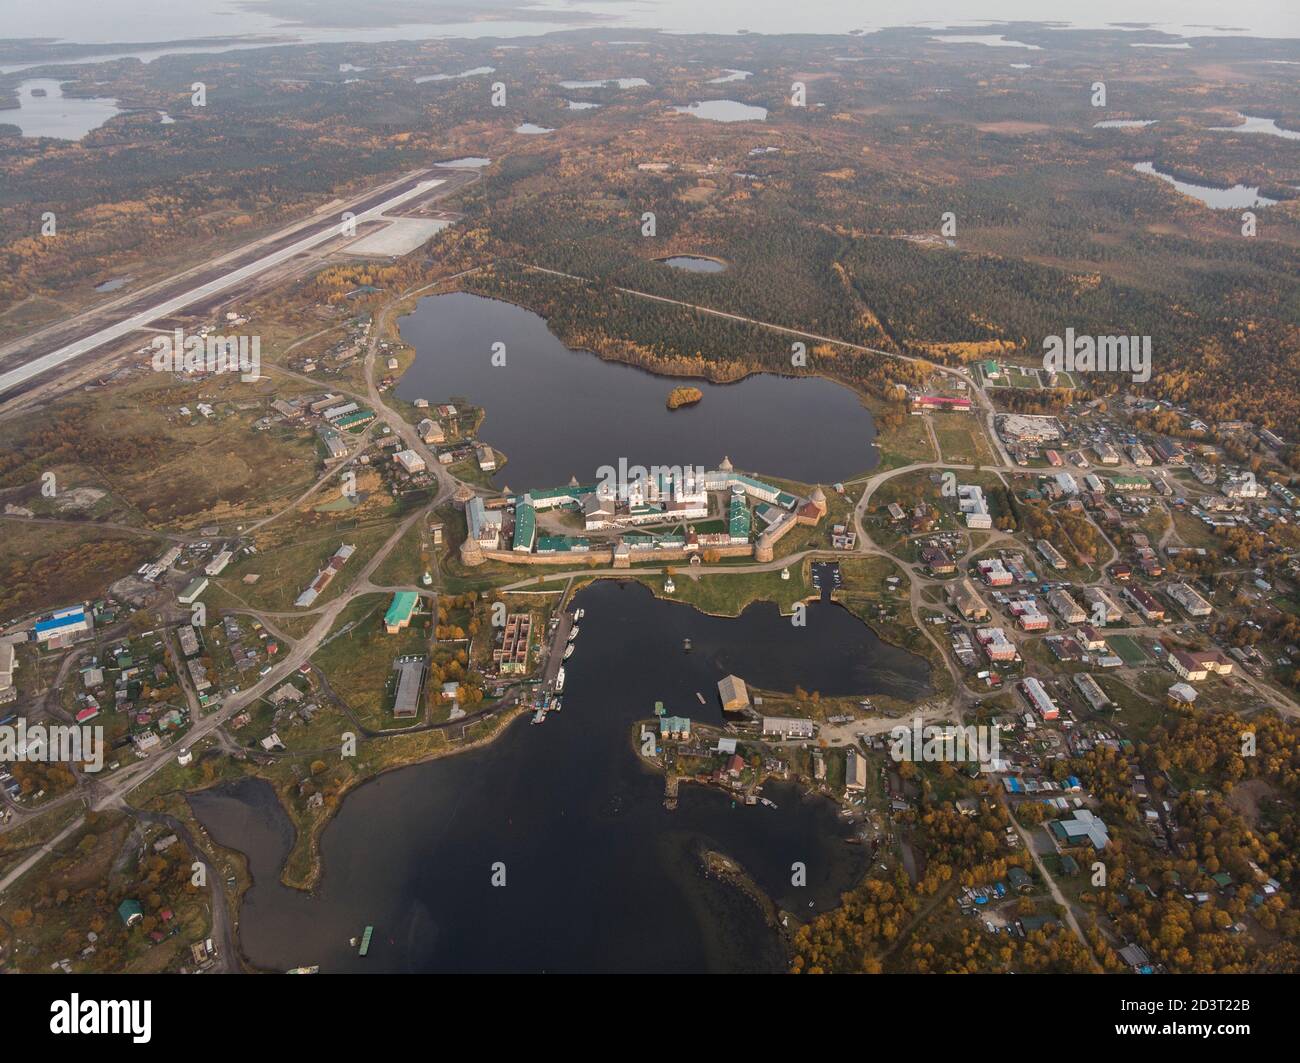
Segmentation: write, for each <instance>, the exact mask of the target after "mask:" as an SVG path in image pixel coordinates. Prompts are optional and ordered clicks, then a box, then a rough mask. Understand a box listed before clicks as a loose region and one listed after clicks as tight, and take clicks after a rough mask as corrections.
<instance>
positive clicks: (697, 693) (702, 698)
mask: <svg viewBox="0 0 1300 1063" xmlns="http://www.w3.org/2000/svg"><path fill="white" fill-rule="evenodd" d="M695 696H696V697H697V698H699V699H700V704H701V705H707V704H708V702H707V701H705V700H704V695H703V694H701V693H700V692H699V691H698V690H697V691H696V692H695Z"/></svg>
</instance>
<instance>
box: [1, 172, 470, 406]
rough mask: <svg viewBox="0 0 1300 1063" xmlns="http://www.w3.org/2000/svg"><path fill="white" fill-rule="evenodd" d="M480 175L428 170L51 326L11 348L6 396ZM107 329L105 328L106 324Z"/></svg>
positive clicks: (3, 377)
mask: <svg viewBox="0 0 1300 1063" xmlns="http://www.w3.org/2000/svg"><path fill="white" fill-rule="evenodd" d="M475 176H476V175H474V174H471V173H469V172H468V171H463V170H438V169H428V170H421V171H418V172H416V173H413V174H410V175H408V176H407V177H405V178H402V179H401V180H400V181H398V182H396V183H393V182H389V183H387V184H386V185H385V186H384V187H383V188H382V189H380V190H379V191H376V192H371V193H367V194H366V195H364V196H361V197H358V198H357V199H354V200H353V201H351V202H348V203H342V204H340V205H339V206H338V208H337V210H331V211H330V212H329V213H327V214H322V215H321V216H319V217H313V218H311V219H309V220H308V221H307V222H306V223H297V224H295V225H292V226H289V227H287V228H286V229H285V230H283V231H281V232H280V233H277V234H275V235H273V236H271V237H269V238H268V237H263V238H262V239H260V240H258V241H256V242H254V243H253V244H250V245H248V247H246V248H243V249H240V250H238V251H235V252H233V253H232V254H230V255H226V256H223V257H222V258H221V259H219V260H218V264H216V265H213V266H211V267H209V268H207V269H200V270H191V271H188V272H186V273H184V274H182V275H180V276H178V277H176V278H173V279H171V280H166V281H163V282H161V283H158V284H154V285H152V286H150V287H149V288H148V289H146V290H144V291H142V292H139V293H136V294H135V295H133V296H127V297H125V298H123V299H121V300H119V301H117V302H114V303H113V304H111V305H110V306H108V307H104V308H101V309H99V310H92V311H88V312H87V313H85V314H82V315H78V317H77V318H75V319H73V320H72V321H70V322H66V323H63V324H58V325H52V326H49V327H47V328H45V329H43V330H41V331H40V332H39V333H37V334H36V335H34V336H33V337H30V338H29V340H28V341H27V342H26V345H24V341H23V340H19V341H17V343H16V344H14V345H12V346H11V350H13V349H14V347H16V348H17V352H18V353H16V354H13V355H11V357H10V358H9V359H7V360H9V361H14V360H17V359H21V360H22V364H20V365H17V366H15V367H14V368H12V369H9V370H8V371H6V372H3V373H0V395H5V394H6V393H12V392H14V391H16V390H17V389H20V388H23V387H24V385H27V384H29V383H30V382H31V381H33V380H34V379H35V378H37V377H39V376H41V375H42V374H44V373H48V372H49V371H50V370H53V369H56V368H57V367H58V366H60V365H64V364H66V363H68V362H70V361H72V360H73V359H75V358H78V357H80V356H82V355H84V354H88V353H90V352H92V351H94V350H97V349H98V348H100V347H104V346H105V345H107V344H110V343H113V342H115V341H118V340H121V339H122V338H123V337H125V336H128V335H129V334H130V333H132V332H135V331H136V330H138V329H140V328H142V327H145V326H148V325H152V324H153V323H155V322H157V321H159V320H161V319H164V318H166V317H168V316H170V315H172V314H175V313H177V312H178V311H182V310H186V309H201V304H202V303H203V302H205V301H209V300H214V297H217V296H220V295H221V294H223V293H225V292H228V291H230V290H231V289H233V288H235V287H236V286H238V285H240V284H242V283H244V282H246V281H249V280H251V279H253V278H255V277H257V276H258V275H259V274H262V273H265V272H267V271H268V270H271V269H274V268H275V267H276V266H279V265H282V264H283V263H285V262H288V261H289V260H290V259H293V258H294V257H296V256H298V255H302V254H303V253H304V252H307V251H310V250H312V249H313V248H315V247H318V246H320V245H322V244H324V243H326V242H328V241H330V240H332V239H336V238H338V237H340V236H341V230H340V224H341V216H342V214H343V212H344V211H345V210H350V211H351V212H352V213H353V215H354V216H355V224H356V226H357V228H358V230H359V229H360V227H361V226H362V225H363V224H364V223H366V222H368V221H375V220H376V219H378V218H379V216H380V215H382V214H383V213H384V212H385V211H393V210H395V209H396V208H398V207H400V206H402V205H403V204H405V203H408V202H411V201H413V200H418V199H419V198H420V197H422V196H425V195H427V194H428V193H429V192H431V191H433V190H434V189H437V188H444V189H446V190H448V191H450V190H452V189H455V188H458V187H460V186H461V185H462V184H465V183H467V182H468V181H469V180H473V179H474V177H475ZM106 321H107V322H108V323H107V324H105V322H106Z"/></svg>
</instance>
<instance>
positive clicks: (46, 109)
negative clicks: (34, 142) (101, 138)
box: [0, 78, 122, 140]
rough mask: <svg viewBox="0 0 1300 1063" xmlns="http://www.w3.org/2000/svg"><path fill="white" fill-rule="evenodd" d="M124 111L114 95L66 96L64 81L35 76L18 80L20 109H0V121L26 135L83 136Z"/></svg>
mask: <svg viewBox="0 0 1300 1063" xmlns="http://www.w3.org/2000/svg"><path fill="white" fill-rule="evenodd" d="M121 113H122V109H121V108H120V107H118V105H117V100H115V99H108V98H107V97H99V96H90V97H85V98H83V97H80V96H65V95H64V94H63V83H62V82H60V81H57V80H54V79H53V78H34V79H29V80H27V81H21V82H19V83H18V109H17V110H6V111H0V124H4V125H16V126H17V127H18V128H19V129H20V130H22V134H23V136H25V137H55V138H57V139H59V140H80V139H81V138H82V137H84V136H85V135H86V134H87V133H89V132H90V131H91V130H92V129H98V128H99V127H100V126H102V125H103V124H104V123H105V122H107V121H108V120H109V119H110V118H112V117H113V116H114V115H117V114H121Z"/></svg>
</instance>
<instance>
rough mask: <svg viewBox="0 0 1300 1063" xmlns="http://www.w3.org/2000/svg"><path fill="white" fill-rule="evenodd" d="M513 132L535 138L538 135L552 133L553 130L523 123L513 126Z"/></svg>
mask: <svg viewBox="0 0 1300 1063" xmlns="http://www.w3.org/2000/svg"><path fill="white" fill-rule="evenodd" d="M515 132H516V133H524V134H525V135H528V136H537V135H538V134H540V133H554V132H555V130H554V129H548V128H547V127H546V126H542V125H534V124H533V123H532V122H524V123H523V124H522V125H517V126H515Z"/></svg>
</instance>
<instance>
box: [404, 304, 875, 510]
mask: <svg viewBox="0 0 1300 1063" xmlns="http://www.w3.org/2000/svg"><path fill="white" fill-rule="evenodd" d="M400 328H401V334H402V339H403V340H404V341H405V342H407V343H409V344H410V345H411V346H412V347H414V348H415V351H416V357H415V361H414V362H413V363H412V365H411V367H410V369H408V370H407V371H406V373H405V374H404V375H403V377H402V379H401V380H400V381H399V382H398V385H397V396H398V397H399V398H401V399H404V400H406V401H413V400H415V399H418V398H426V399H428V400H429V401H430V402H445V401H447V400H448V399H450V398H452V397H456V396H459V397H463V398H465V399H466V400H467V401H469V402H471V403H474V404H475V405H482V406H483V407H484V408H485V409H486V410H487V419H486V420H485V421H484V423H483V427H482V428H481V429H480V431H479V435H480V437H481V438H482V439H483V440H484V442H487V443H490V444H492V445H493V446H494V447H498V448H500V449H501V450H503V451H504V452H505V453H506V455H507V457H508V459H509V460H508V462H507V463H506V465H505V467H504V468H503V469H501V470H500V471H499V472H497V473H496V475H495V478H494V479H495V482H496V483H497V484H509V485H510V486H511V487H512V488H513V489H515V490H518V491H525V490H531V489H533V488H542V487H551V486H556V485H559V484H565V483H568V481H569V477H570V476H577V477H578V478H579V480H581V481H584V482H591V481H592V480H593V479H594V478H595V475H596V470H597V469H598V468H599V467H600V466H602V465H615V466H617V464H618V459H619V458H620V457H625V458H627V460H628V462H629V463H631V464H634V465H635V464H641V465H645V466H647V467H648V466H650V465H652V464H655V465H707V466H708V467H709V468H715V467H716V466H717V464H718V462H720V461H721V460H722V458H723V456H724V455H727V456H730V458H731V461H732V463H733V464H734V465H735V466H736V468H737V469H745V470H748V471H751V472H760V473H766V474H768V475H771V476H776V477H782V478H789V479H793V480H799V481H801V482H804V483H823V484H825V483H834V482H836V481H840V480H846V479H849V478H851V477H853V476H855V475H857V474H859V473H862V472H865V471H867V470H868V469H871V468H873V467H874V466H875V465H876V463H877V462H878V461H879V455H878V452H877V451H876V449H875V448H874V447H873V446H872V443H873V441H874V440H875V437H876V431H875V423H874V422H873V420H872V418H871V412H870V411H869V410H868V409H867V408H866V407H865V406H863V405H862V403H861V401H860V400H859V399H858V396H857V395H856V394H854V393H853V392H852V391H851V390H849V389H848V388H846V387H843V386H842V385H840V384H836V383H834V382H832V381H829V380H823V379H820V378H818V377H782V376H776V375H773V374H768V373H763V374H758V375H755V376H751V377H747V378H746V379H745V380H742V381H740V382H739V383H737V384H711V383H708V382H707V381H702V380H701V381H691V383H692V384H693V385H694V386H695V387H698V388H699V389H700V390H701V391H702V392H703V393H704V398H703V400H702V401H700V402H698V403H696V404H695V405H693V406H690V407H682V408H681V409H678V410H669V409H668V408H667V406H666V401H667V398H668V392H669V391H671V390H672V388H673V387H674V386H676V385H678V384H682V383H685V382H686V381H685V380H684V379H683V378H681V377H664V376H658V375H655V374H653V373H649V372H647V371H645V370H643V369H639V368H637V367H635V366H630V365H624V364H622V363H619V362H606V361H602V360H601V359H600V358H597V357H596V356H595V355H594V354H590V353H588V352H586V351H573V350H570V349H569V348H568V347H566V346H565V345H564V344H563V343H561V342H560V340H559V339H558V338H556V336H555V335H554V334H553V333H552V332H551V331H550V329H548V328H547V327H546V322H545V321H544V320H542V318H541V317H539V316H538V315H537V314H534V313H533V312H532V311H530V310H526V309H524V308H523V307H519V306H515V305H513V304H511V303H505V302H500V301H498V300H494V299H486V298H484V297H482V296H479V295H471V294H469V293H468V292H453V293H450V294H447V295H431V296H425V297H424V298H423V299H421V300H420V301H419V304H418V305H417V307H416V309H415V311H414V312H413V313H411V314H409V315H407V316H406V317H404V318H402V319H401V322H400ZM497 342H501V343H504V344H505V345H506V364H505V365H504V366H494V365H493V364H492V344H493V343H497ZM774 342H782V346H783V347H784V342H783V341H774ZM782 425H786V426H795V425H797V426H798V430H797V431H793V430H791V431H785V430H782V429H781V426H782Z"/></svg>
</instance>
